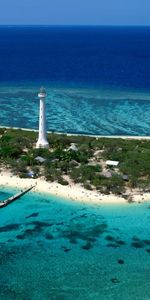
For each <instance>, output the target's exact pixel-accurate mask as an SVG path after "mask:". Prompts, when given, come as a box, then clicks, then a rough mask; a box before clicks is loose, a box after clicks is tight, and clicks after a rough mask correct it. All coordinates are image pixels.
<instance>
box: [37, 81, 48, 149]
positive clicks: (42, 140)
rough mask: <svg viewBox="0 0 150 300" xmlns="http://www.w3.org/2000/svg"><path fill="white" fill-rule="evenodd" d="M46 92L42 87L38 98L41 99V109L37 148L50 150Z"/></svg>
mask: <svg viewBox="0 0 150 300" xmlns="http://www.w3.org/2000/svg"><path fill="white" fill-rule="evenodd" d="M46 96H47V95H46V91H45V89H44V88H43V87H42V88H40V92H39V94H38V97H39V99H40V109H39V137H38V141H37V143H36V148H48V147H49V144H48V141H47V138H46V116H45V98H46Z"/></svg>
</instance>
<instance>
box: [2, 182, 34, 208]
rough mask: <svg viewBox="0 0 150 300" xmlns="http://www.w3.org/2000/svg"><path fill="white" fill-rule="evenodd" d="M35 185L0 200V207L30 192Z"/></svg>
mask: <svg viewBox="0 0 150 300" xmlns="http://www.w3.org/2000/svg"><path fill="white" fill-rule="evenodd" d="M34 187H35V185H32V186H30V187H29V188H27V189H24V190H23V191H21V192H20V193H17V194H15V195H14V196H12V197H10V198H8V199H6V200H4V201H0V208H3V207H5V206H7V205H9V204H11V203H12V202H13V201H15V200H17V199H19V198H21V197H22V196H23V195H25V194H26V193H28V192H29V191H31V190H32V189H33V188H34Z"/></svg>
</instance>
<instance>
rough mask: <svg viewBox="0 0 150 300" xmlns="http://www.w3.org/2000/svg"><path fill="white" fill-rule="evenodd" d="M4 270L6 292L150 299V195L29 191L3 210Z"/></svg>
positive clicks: (71, 299)
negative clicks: (64, 195)
mask: <svg viewBox="0 0 150 300" xmlns="http://www.w3.org/2000/svg"><path fill="white" fill-rule="evenodd" d="M1 192H2V193H3V194H2V196H3V197H4V192H6V193H7V194H11V193H14V192H15V190H9V189H5V191H4V190H2V189H1ZM7 194H6V196H7ZM0 195H1V194H0ZM0 274H1V276H0V299H1V300H10V299H12V300H13V299H23V300H29V299H36V300H37V299H42V300H43V299H44V300H49V299H52V300H57V299H58V300H75V299H80V300H85V299H86V300H87V299H94V300H99V299H102V300H109V299H111V300H120V299H123V300H125V299H126V300H135V299H136V300H141V299H143V300H148V299H150V281H149V276H150V203H145V204H124V205H101V204H99V205H90V204H89V205H85V204H83V203H75V202H74V201H71V200H70V201H69V200H65V199H60V198H56V197H53V196H49V197H47V196H46V195H39V194H33V193H30V194H28V195H25V196H23V197H22V199H20V200H18V201H16V202H14V203H13V204H11V205H10V206H8V207H6V208H4V209H1V210H0Z"/></svg>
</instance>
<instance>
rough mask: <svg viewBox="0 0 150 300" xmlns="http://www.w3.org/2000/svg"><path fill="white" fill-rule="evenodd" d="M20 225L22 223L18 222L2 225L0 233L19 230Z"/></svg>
mask: <svg viewBox="0 0 150 300" xmlns="http://www.w3.org/2000/svg"><path fill="white" fill-rule="evenodd" d="M19 227H20V224H18V223H16V224H8V225H6V226H2V227H0V233H2V232H9V231H15V230H18V229H19Z"/></svg>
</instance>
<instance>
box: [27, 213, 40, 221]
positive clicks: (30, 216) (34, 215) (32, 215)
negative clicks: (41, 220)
mask: <svg viewBox="0 0 150 300" xmlns="http://www.w3.org/2000/svg"><path fill="white" fill-rule="evenodd" d="M38 215H39V213H38V212H36V213H33V214H31V215H29V216H26V219H29V218H35V217H37V216H38Z"/></svg>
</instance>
